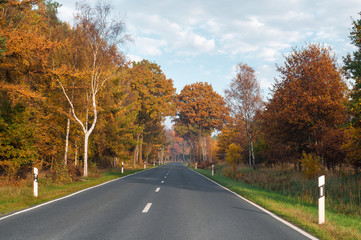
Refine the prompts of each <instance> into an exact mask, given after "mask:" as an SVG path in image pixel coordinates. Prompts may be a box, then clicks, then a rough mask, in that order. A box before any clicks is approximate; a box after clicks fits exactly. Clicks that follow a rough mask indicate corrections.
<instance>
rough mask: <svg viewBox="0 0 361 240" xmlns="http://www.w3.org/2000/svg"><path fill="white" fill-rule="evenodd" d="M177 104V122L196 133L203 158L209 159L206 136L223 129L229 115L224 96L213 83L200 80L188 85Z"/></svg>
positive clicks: (178, 98) (179, 96)
mask: <svg viewBox="0 0 361 240" xmlns="http://www.w3.org/2000/svg"><path fill="white" fill-rule="evenodd" d="M176 105H177V118H176V119H175V124H176V125H178V126H183V127H182V128H183V129H184V130H186V131H187V132H189V131H191V132H193V134H196V136H197V140H198V142H199V146H200V148H201V150H202V152H201V155H202V160H203V161H207V144H206V139H207V138H206V137H207V136H209V135H210V134H211V133H212V132H213V131H214V130H216V129H221V128H222V126H223V124H224V123H225V122H226V118H227V116H228V109H227V107H226V104H225V102H224V100H223V97H222V96H220V95H219V94H218V93H216V92H215V91H213V88H212V85H209V84H208V83H202V82H199V83H194V84H191V85H186V86H185V87H184V88H183V90H182V91H181V92H180V94H179V95H178V97H177V100H176Z"/></svg>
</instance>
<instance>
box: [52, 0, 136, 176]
mask: <svg viewBox="0 0 361 240" xmlns="http://www.w3.org/2000/svg"><path fill="white" fill-rule="evenodd" d="M77 11H78V13H77V15H76V17H75V31H76V32H77V33H78V35H77V37H78V39H79V41H80V43H81V44H82V47H81V48H79V49H78V50H79V52H78V54H79V55H81V56H82V58H83V61H84V63H83V68H82V69H81V71H82V73H81V74H82V80H83V86H84V91H83V94H85V95H86V99H87V102H86V104H84V106H83V107H85V108H86V112H87V110H88V109H91V111H92V116H91V119H88V114H86V117H85V118H83V120H82V119H81V118H80V116H79V113H78V110H76V109H75V107H74V104H73V101H72V99H71V97H70V90H69V89H70V88H71V85H70V84H68V85H66V84H65V83H64V82H63V81H62V75H61V72H60V73H56V74H57V75H58V78H57V80H58V83H59V84H60V86H61V88H62V90H63V93H64V96H65V97H66V99H67V100H68V102H69V105H70V108H71V112H72V116H73V117H74V118H75V120H76V122H77V123H78V124H79V125H80V126H81V128H82V130H83V133H84V176H87V175H88V143H89V136H90V135H91V133H92V132H93V131H94V128H95V126H96V123H97V120H98V102H97V101H98V99H97V98H98V97H97V95H98V93H99V91H101V90H102V88H103V86H104V84H105V83H106V82H107V81H108V80H109V79H111V78H113V77H114V76H115V75H116V73H117V71H118V70H119V69H120V67H121V66H122V65H123V63H124V60H123V57H122V54H121V53H120V52H118V50H117V45H118V44H119V43H123V42H124V41H127V40H129V36H128V35H126V34H124V32H125V27H124V22H123V21H122V20H115V19H113V20H111V19H110V14H111V6H110V5H109V4H106V3H101V2H98V3H97V5H96V6H95V7H94V8H93V7H91V6H89V5H88V4H86V3H84V2H83V3H80V4H77ZM60 71H61V69H60ZM69 85H70V86H69ZM90 120H91V124H90ZM88 124H89V126H88Z"/></svg>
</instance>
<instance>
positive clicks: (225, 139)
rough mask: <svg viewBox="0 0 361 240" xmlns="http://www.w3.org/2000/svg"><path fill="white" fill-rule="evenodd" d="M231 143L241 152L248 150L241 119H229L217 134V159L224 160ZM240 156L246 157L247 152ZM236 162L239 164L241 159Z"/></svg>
mask: <svg viewBox="0 0 361 240" xmlns="http://www.w3.org/2000/svg"><path fill="white" fill-rule="evenodd" d="M232 143H233V144H236V145H237V146H240V147H241V148H242V150H247V149H248V144H247V134H246V128H245V124H244V122H243V119H240V118H229V120H228V121H227V123H226V124H225V125H224V126H223V128H222V131H221V132H220V133H219V134H218V144H217V145H218V151H217V157H218V158H219V159H220V160H225V158H226V152H227V150H228V148H229V146H230V145H231V144H232ZM242 155H244V156H246V155H247V152H246V153H244V152H242ZM237 161H238V162H240V161H241V159H238V160H237Z"/></svg>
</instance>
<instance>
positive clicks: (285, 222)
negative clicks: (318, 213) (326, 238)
mask: <svg viewBox="0 0 361 240" xmlns="http://www.w3.org/2000/svg"><path fill="white" fill-rule="evenodd" d="M187 169H189V168H187ZM189 170H191V171H193V172H195V173H197V174H199V175H201V176H202V177H204V178H205V179H207V180H209V181H211V182H213V183H214V184H216V185H218V186H220V187H221V188H223V189H225V190H227V191H228V192H231V193H233V194H234V195H236V196H237V197H239V198H241V199H242V200H244V201H246V202H248V203H249V204H251V205H253V206H255V207H257V208H258V209H260V210H262V211H263V212H265V213H267V214H268V215H270V216H271V217H273V218H275V219H277V220H278V221H280V222H281V223H283V224H285V225H287V226H289V227H290V228H292V229H293V230H295V231H297V232H299V233H301V234H302V235H304V236H306V237H308V238H309V239H312V240H318V238H316V237H314V236H312V235H311V234H309V233H308V232H306V231H304V230H302V229H301V228H299V227H297V226H295V225H293V224H292V223H290V222H287V221H286V220H284V219H283V218H280V217H279V216H277V215H276V214H274V213H272V212H270V211H268V210H267V209H265V208H263V207H261V206H259V205H257V204H256V203H254V202H251V201H250V200H248V199H246V198H244V197H242V196H241V195H239V194H238V193H235V192H233V191H232V190H229V189H228V188H226V187H224V186H222V185H221V184H219V183H217V182H215V181H213V180H212V179H210V178H208V177H206V176H204V175H202V174H200V173H199V172H196V171H194V170H193V169H189Z"/></svg>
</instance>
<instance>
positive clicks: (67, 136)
mask: <svg viewBox="0 0 361 240" xmlns="http://www.w3.org/2000/svg"><path fill="white" fill-rule="evenodd" d="M69 132H70V118H69V117H68V121H67V124H66V136H65V153H64V165H65V166H66V165H68V149H69Z"/></svg>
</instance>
